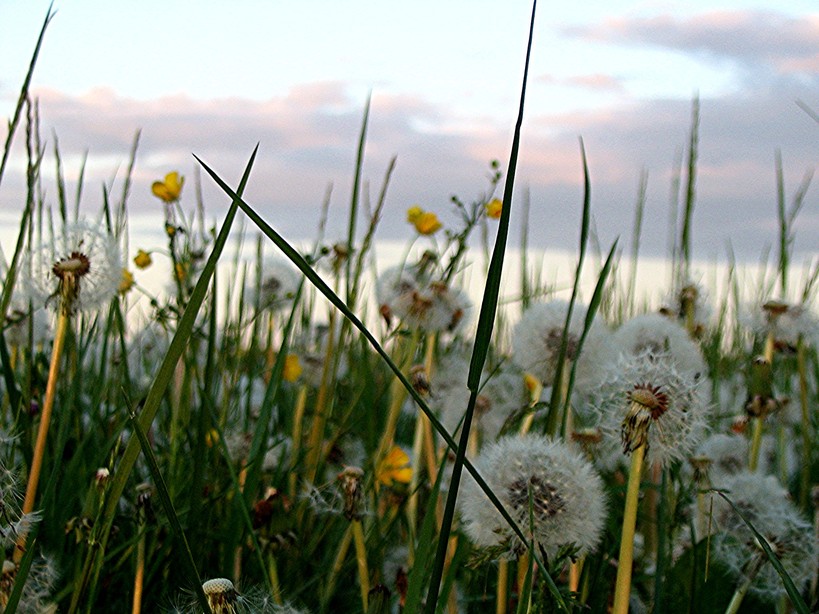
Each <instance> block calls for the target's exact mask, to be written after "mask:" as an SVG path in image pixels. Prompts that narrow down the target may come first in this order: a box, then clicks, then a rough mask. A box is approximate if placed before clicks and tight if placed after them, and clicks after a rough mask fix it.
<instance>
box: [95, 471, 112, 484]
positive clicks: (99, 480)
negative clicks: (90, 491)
mask: <svg viewBox="0 0 819 614" xmlns="http://www.w3.org/2000/svg"><path fill="white" fill-rule="evenodd" d="M110 475H111V472H110V471H109V470H108V468H107V467H100V468H99V469H97V472H96V473H95V474H94V482H96V485H97V488H99V489H100V490H103V489H104V488H105V485H106V484H107V483H108V478H109V476H110Z"/></svg>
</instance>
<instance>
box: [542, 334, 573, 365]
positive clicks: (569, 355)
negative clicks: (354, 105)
mask: <svg viewBox="0 0 819 614" xmlns="http://www.w3.org/2000/svg"><path fill="white" fill-rule="evenodd" d="M562 341H563V329H562V328H552V329H550V330H549V332H547V333H546V347H548V348H549V349H550V350H551V351H552V352H554V353H555V355H556V354H557V353H558V352H559V351H560V344H561V342H562ZM577 345H578V339H577V337H576V336H575V335H572V334H571V333H569V334H568V335H566V360H574V359H575V358H577Z"/></svg>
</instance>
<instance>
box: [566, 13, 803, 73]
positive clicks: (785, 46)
mask: <svg viewBox="0 0 819 614" xmlns="http://www.w3.org/2000/svg"><path fill="white" fill-rule="evenodd" d="M563 33H564V34H566V35H569V36H576V37H580V38H585V39H588V40H596V41H603V42H612V43H625V44H637V45H651V46H655V47H662V48H666V49H673V50H677V51H682V52H685V53H695V54H702V55H704V56H707V57H710V58H713V59H717V60H731V61H735V62H739V63H741V64H746V65H750V64H757V65H758V64H765V65H768V66H769V67H771V68H772V69H774V70H775V72H776V73H778V74H789V73H803V74H804V75H808V76H811V77H812V78H813V79H815V78H816V77H817V74H819V70H818V69H817V67H819V14H816V15H812V16H808V17H807V18H805V17H799V18H796V17H789V16H786V15H783V14H781V13H776V12H772V11H761V10H758V11H710V12H707V13H701V14H698V15H694V16H692V17H689V18H686V19H680V18H675V17H672V16H670V15H658V16H655V17H634V18H623V17H617V18H611V19H608V20H605V21H603V22H602V23H598V24H594V25H582V26H571V27H567V28H565V29H564V30H563Z"/></svg>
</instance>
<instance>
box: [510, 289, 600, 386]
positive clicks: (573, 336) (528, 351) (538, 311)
mask: <svg viewBox="0 0 819 614" xmlns="http://www.w3.org/2000/svg"><path fill="white" fill-rule="evenodd" d="M568 308H569V303H567V302H565V301H560V300H553V301H549V302H548V303H538V304H536V305H532V306H531V307H530V308H529V309H527V310H526V312H525V313H524V314H523V316H522V317H521V319H520V320H519V321H518V323H517V324H516V325H515V328H514V330H513V331H512V350H513V351H512V359H513V360H514V361H515V363H516V364H517V365H519V366H520V367H521V368H522V369H523V370H524V371H526V372H527V373H530V374H531V375H533V376H534V377H536V378H537V379H539V380H540V381H541V383H543V384H544V385H547V386H550V385H551V384H552V383H553V381H554V377H555V371H556V369H557V359H558V357H559V355H560V347H561V342H562V339H563V329H564V327H565V325H566V313H567V311H568ZM585 318H586V307H585V306H583V305H579V304H576V305H575V306H574V309H573V310H572V318H571V321H570V322H569V330H568V334H567V337H566V354H565V357H566V359H567V360H569V361H575V360H576V361H577V377H576V379H575V391H577V392H578V393H579V394H581V395H582V394H584V393H585V392H586V391H587V390H589V389H591V388H592V387H593V386H594V384H595V382H596V381H597V378H598V375H599V374H600V372H601V371H602V370H603V369H604V367H605V365H606V364H607V363H609V362H610V361H612V360H614V359H615V358H616V350H615V347H614V346H613V345H612V343H611V338H610V333H609V331H608V329H607V328H606V327H605V326H604V325H602V324H598V323H597V322H595V323H593V324H592V327H591V329H590V330H589V333H588V335H587V337H586V340H585V342H584V347H583V350H582V353H580V354H579V355H578V350H579V345H580V337H581V335H582V333H583V328H584V325H585ZM565 376H566V377H568V373H566V374H565Z"/></svg>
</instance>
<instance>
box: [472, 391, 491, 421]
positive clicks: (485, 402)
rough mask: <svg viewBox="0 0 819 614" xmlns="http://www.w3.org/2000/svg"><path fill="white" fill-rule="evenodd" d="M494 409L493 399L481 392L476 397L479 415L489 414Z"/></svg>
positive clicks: (476, 409)
mask: <svg viewBox="0 0 819 614" xmlns="http://www.w3.org/2000/svg"><path fill="white" fill-rule="evenodd" d="M491 410H492V401H491V400H490V399H489V397H486V396H484V395H482V394H479V395H478V396H477V398H476V399H475V413H476V414H477V415H478V416H483V415H486V414H488V413H489V412H490V411H491Z"/></svg>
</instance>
